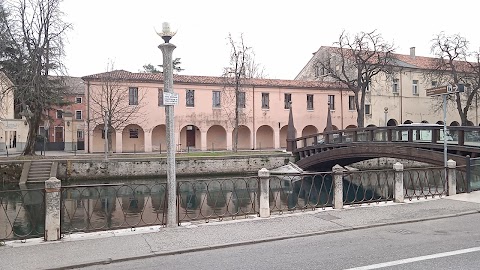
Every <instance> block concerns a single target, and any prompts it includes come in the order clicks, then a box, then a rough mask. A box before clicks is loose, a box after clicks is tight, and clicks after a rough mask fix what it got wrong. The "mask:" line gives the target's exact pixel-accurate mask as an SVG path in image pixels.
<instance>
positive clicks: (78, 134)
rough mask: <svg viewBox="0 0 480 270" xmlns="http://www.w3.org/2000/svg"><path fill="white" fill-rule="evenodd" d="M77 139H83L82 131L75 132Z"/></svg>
mask: <svg viewBox="0 0 480 270" xmlns="http://www.w3.org/2000/svg"><path fill="white" fill-rule="evenodd" d="M77 139H83V130H77Z"/></svg>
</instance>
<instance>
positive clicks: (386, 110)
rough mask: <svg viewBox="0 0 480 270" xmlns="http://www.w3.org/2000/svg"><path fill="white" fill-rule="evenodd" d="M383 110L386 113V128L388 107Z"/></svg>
mask: <svg viewBox="0 0 480 270" xmlns="http://www.w3.org/2000/svg"><path fill="white" fill-rule="evenodd" d="M383 110H384V112H385V126H387V118H388V117H387V116H388V107H385V108H384V109H383Z"/></svg>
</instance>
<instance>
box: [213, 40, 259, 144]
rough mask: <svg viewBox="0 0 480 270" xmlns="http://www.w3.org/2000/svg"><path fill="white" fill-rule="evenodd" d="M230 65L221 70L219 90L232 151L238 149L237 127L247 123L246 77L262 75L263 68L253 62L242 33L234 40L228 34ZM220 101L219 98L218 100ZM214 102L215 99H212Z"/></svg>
mask: <svg viewBox="0 0 480 270" xmlns="http://www.w3.org/2000/svg"><path fill="white" fill-rule="evenodd" d="M227 39H228V44H229V46H230V66H228V67H226V68H225V69H224V72H223V75H222V76H223V78H224V87H223V89H222V92H221V100H222V104H223V105H222V108H223V111H224V113H225V115H226V116H227V119H228V122H229V124H231V125H232V127H233V147H232V148H233V151H234V152H237V151H238V127H239V125H240V124H245V123H247V121H248V119H247V113H246V112H245V108H246V103H247V99H248V95H247V92H246V91H245V86H246V84H247V83H248V79H252V78H261V77H263V68H261V66H260V65H259V64H257V63H256V62H255V53H254V52H253V49H252V48H251V47H247V46H246V45H245V43H244V39H243V34H241V35H240V37H239V40H238V41H235V40H234V39H233V37H232V35H231V34H229V35H228V38H227ZM219 101H220V100H219ZM214 102H215V101H214Z"/></svg>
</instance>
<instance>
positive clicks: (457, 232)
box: [86, 214, 480, 270]
mask: <svg viewBox="0 0 480 270" xmlns="http://www.w3.org/2000/svg"><path fill="white" fill-rule="evenodd" d="M185 241H188V239H185ZM86 269H180V270H181V269H185V270H187V269H188V270H191V269H195V270H200V269H249V270H250V269H276V270H278V269H352V270H353V269H355V270H360V269H422V270H424V269H480V214H474V215H467V216H462V217H455V218H447V219H439V220H433V221H424V222H417V223H408V224H402V225H392V226H385V227H378V228H371V229H364V230H356V231H348V232H342V233H333V234H326V235H320V236H311V237H303V238H295V239H289V240H281V241H276V242H267V243H260V244H252V245H246V246H239V247H229V248H223V249H218V250H209V251H200V252H194V253H185V254H178V255H170V256H159V257H154V258H150V259H143V260H133V261H127V262H120V263H112V264H108V265H101V266H99V265H96V266H92V267H90V268H86Z"/></svg>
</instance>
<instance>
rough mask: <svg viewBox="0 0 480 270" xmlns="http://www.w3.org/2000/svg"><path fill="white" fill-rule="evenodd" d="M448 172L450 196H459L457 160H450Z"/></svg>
mask: <svg viewBox="0 0 480 270" xmlns="http://www.w3.org/2000/svg"><path fill="white" fill-rule="evenodd" d="M447 168H448V169H447V172H448V183H447V187H448V190H447V191H448V193H447V195H448V196H452V195H455V194H457V162H456V161H455V160H451V159H449V160H448V161H447Z"/></svg>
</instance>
